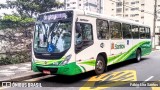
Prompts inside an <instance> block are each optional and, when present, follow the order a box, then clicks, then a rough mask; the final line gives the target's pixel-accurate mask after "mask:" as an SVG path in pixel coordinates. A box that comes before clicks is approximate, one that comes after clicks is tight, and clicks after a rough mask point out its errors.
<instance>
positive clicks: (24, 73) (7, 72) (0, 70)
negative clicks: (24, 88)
mask: <svg viewBox="0 0 160 90" xmlns="http://www.w3.org/2000/svg"><path fill="white" fill-rule="evenodd" d="M38 74H40V73H35V72H33V71H31V63H30V62H27V63H20V64H12V65H3V66H0V81H8V80H15V79H16V78H24V77H28V76H32V75H38Z"/></svg>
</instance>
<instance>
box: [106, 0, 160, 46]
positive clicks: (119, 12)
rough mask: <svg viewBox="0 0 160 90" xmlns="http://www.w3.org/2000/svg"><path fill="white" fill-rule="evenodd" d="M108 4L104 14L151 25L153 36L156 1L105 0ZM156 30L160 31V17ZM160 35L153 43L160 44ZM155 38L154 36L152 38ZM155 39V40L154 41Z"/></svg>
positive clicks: (158, 6) (159, 2)
mask: <svg viewBox="0 0 160 90" xmlns="http://www.w3.org/2000/svg"><path fill="white" fill-rule="evenodd" d="M104 1H105V2H104V3H107V5H105V6H104V14H107V15H110V16H117V17H123V18H126V19H130V20H134V21H136V22H140V23H143V24H146V25H149V26H150V27H151V36H152V37H153V35H154V34H153V21H154V14H153V13H154V1H153V0H104ZM157 1H158V5H157V9H159V12H158V15H159V16H160V1H159V0H157ZM155 32H157V33H160V17H159V18H157V22H156V30H155ZM159 38H160V35H159V36H158V35H156V36H155V40H153V45H156V46H158V45H159V46H160V40H159ZM152 39H153V38H152ZM154 41H155V42H154Z"/></svg>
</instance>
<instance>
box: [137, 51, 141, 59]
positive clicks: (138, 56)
mask: <svg viewBox="0 0 160 90" xmlns="http://www.w3.org/2000/svg"><path fill="white" fill-rule="evenodd" d="M137 60H138V61H140V60H141V54H140V52H139V51H138V54H137Z"/></svg>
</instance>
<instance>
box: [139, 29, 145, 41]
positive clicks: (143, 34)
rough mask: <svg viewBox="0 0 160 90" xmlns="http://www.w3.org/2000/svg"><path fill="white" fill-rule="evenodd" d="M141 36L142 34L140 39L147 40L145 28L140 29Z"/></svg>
mask: <svg viewBox="0 0 160 90" xmlns="http://www.w3.org/2000/svg"><path fill="white" fill-rule="evenodd" d="M139 34H140V38H141V39H145V38H146V31H145V28H144V27H139Z"/></svg>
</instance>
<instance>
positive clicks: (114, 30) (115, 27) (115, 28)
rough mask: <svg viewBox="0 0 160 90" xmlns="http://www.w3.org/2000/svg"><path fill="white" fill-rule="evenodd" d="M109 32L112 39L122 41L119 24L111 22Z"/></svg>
mask: <svg viewBox="0 0 160 90" xmlns="http://www.w3.org/2000/svg"><path fill="white" fill-rule="evenodd" d="M110 31H111V38H112V39H122V31H121V23H118V22H112V21H111V22H110Z"/></svg>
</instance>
